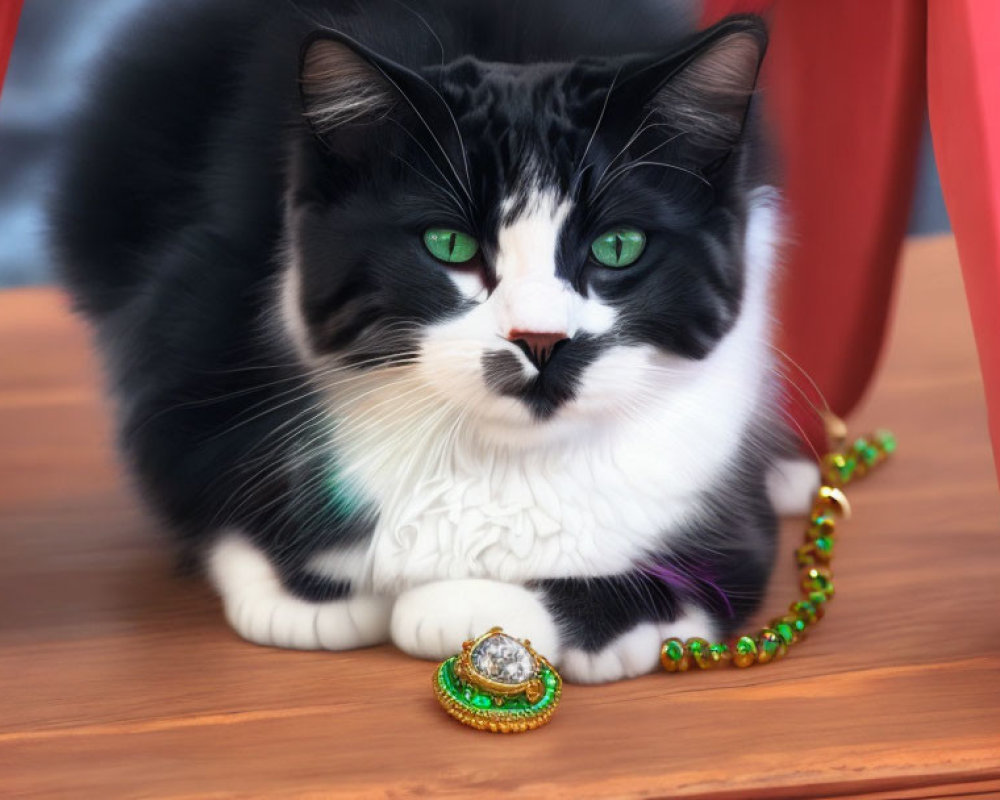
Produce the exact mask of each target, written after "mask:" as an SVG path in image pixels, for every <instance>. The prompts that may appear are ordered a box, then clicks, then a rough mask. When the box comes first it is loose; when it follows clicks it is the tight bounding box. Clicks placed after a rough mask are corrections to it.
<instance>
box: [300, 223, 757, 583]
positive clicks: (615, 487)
mask: <svg viewBox="0 0 1000 800" xmlns="http://www.w3.org/2000/svg"><path fill="white" fill-rule="evenodd" d="M773 232H774V215H773V209H772V208H770V207H769V206H768V204H766V203H763V204H761V206H760V207H758V209H756V210H755V212H754V214H753V215H752V217H751V225H750V229H749V232H748V241H747V262H748V264H747V265H748V275H747V278H748V280H747V289H746V293H745V296H744V303H743V308H742V311H741V314H740V317H739V320H738V322H737V324H736V325H735V326H734V328H733V329H732V330H731V331H730V332H729V333H728V334H727V336H726V337H725V338H724V339H723V341H722V342H721V343H720V344H719V346H718V347H717V348H716V349H715V350H714V351H713V352H712V353H711V354H710V355H709V357H708V358H706V359H704V360H703V361H700V362H684V361H682V360H680V359H674V358H671V357H670V356H665V355H663V354H660V353H657V352H655V351H654V350H653V349H652V348H649V347H616V348H613V349H612V350H610V351H608V352H606V353H604V354H603V355H602V356H601V357H600V358H599V359H598V360H597V361H596V362H595V363H594V364H593V365H591V367H590V368H589V369H588V370H587V372H586V373H585V375H584V378H583V382H582V385H581V387H580V392H579V399H578V400H576V401H573V402H572V403H570V404H569V405H568V406H566V407H565V408H564V409H562V410H560V411H559V412H558V416H557V418H556V419H555V420H554V421H549V422H546V423H544V424H545V425H555V426H561V427H562V431H561V435H559V436H554V437H551V438H550V439H548V440H543V441H536V442H534V443H532V444H531V446H523V445H515V444H514V443H509V444H506V445H505V444H503V443H502V442H498V441H496V437H493V438H492V439H489V440H487V439H484V437H482V436H480V435H478V433H477V431H476V430H475V428H474V425H473V423H472V422H470V420H469V419H468V418H467V417H466V416H464V415H463V413H462V411H461V409H460V408H456V407H454V406H452V405H451V404H449V402H448V399H447V397H445V396H442V395H441V394H440V393H439V392H436V391H435V390H434V389H431V388H430V387H429V386H427V385H426V383H425V382H424V381H423V380H421V378H420V373H419V367H412V366H411V367H401V368H395V370H394V371H392V376H391V377H390V378H389V379H387V376H386V375H385V374H383V375H378V374H373V375H371V376H369V377H367V378H365V379H364V380H363V381H361V382H359V383H358V384H357V385H356V386H353V387H352V388H351V389H350V390H349V391H343V390H342V391H341V392H340V393H339V394H338V397H337V398H336V401H335V405H336V406H337V407H338V408H339V411H338V410H335V414H337V413H339V414H340V418H341V421H342V423H343V424H339V425H338V426H337V433H336V435H335V448H336V450H337V452H338V453H339V456H338V459H339V462H340V477H341V479H342V480H345V481H347V482H349V484H350V485H351V487H353V490H354V491H355V492H357V493H358V494H360V495H362V496H364V497H365V498H366V499H367V500H369V501H371V503H372V504H373V506H374V507H375V508H378V509H379V518H378V522H377V524H376V527H375V531H374V535H373V536H372V539H371V541H370V542H369V543H368V544H366V545H365V546H364V547H363V548H360V549H357V550H354V551H353V552H351V553H344V552H343V551H340V552H332V551H331V552H328V553H324V554H321V555H320V556H318V557H316V558H315V559H314V561H313V563H312V568H313V569H314V570H316V571H318V572H321V573H323V574H327V575H330V576H331V577H335V578H347V579H349V580H351V581H352V582H353V583H354V584H355V586H357V587H361V586H367V587H370V588H373V589H375V590H376V591H378V592H388V593H394V592H398V591H401V590H403V589H405V588H407V587H410V586H414V585H419V584H422V583H426V582H429V581H434V580H442V579H457V578H469V577H482V578H492V579H496V580H502V581H509V582H520V581H524V580H528V579H532V578H546V577H571V576H594V575H608V574H615V573H618V572H623V571H625V570H627V569H629V568H630V567H632V566H633V565H634V564H636V563H638V562H641V561H642V560H643V558H644V557H645V556H646V555H647V554H648V553H650V552H652V551H653V550H658V549H660V550H661V549H662V548H663V547H664V546H665V545H666V546H669V540H670V537H671V535H672V534H674V533H676V532H677V530H678V528H679V527H680V526H681V525H682V524H683V523H684V521H685V520H687V519H689V518H690V517H691V516H692V515H694V514H697V512H698V509H699V505H700V502H701V496H702V493H703V492H704V491H706V490H707V489H710V488H712V487H714V486H716V485H717V484H718V482H720V481H722V480H724V479H725V469H726V467H727V465H728V464H729V463H730V462H731V460H732V458H733V456H734V455H735V453H736V450H737V449H738V448H739V447H740V446H741V445H742V442H743V438H744V432H745V430H746V427H747V425H748V423H749V421H750V420H751V418H752V416H753V415H754V414H755V413H757V410H758V409H759V407H760V403H761V402H762V399H763V395H764V392H765V391H766V384H767V375H768V374H769V364H770V362H769V350H768V332H769V314H768V303H767V294H768V286H767V284H768V275H769V273H770V265H771V260H772V253H771V244H772V238H773ZM609 391H613V392H615V393H616V395H619V394H620V398H621V408H620V411H619V412H618V413H613V414H608V416H607V418H606V419H600V420H597V421H596V422H595V420H594V416H593V409H592V408H588V403H589V398H594V397H597V398H599V402H598V403H597V404H596V405H597V406H600V407H605V406H606V405H607V394H608V392H609ZM602 394H603V395H604V397H600V395H602ZM510 402H514V401H513V400H511V401H510Z"/></svg>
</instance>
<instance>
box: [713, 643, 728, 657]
mask: <svg viewBox="0 0 1000 800" xmlns="http://www.w3.org/2000/svg"><path fill="white" fill-rule="evenodd" d="M708 649H709V650H710V651H711V652H713V653H717V654H718V655H720V656H722V655H725V654H726V653H728V652H729V645H727V644H726V643H725V642H716V643H715V644H713V645H711V646H709V648H708Z"/></svg>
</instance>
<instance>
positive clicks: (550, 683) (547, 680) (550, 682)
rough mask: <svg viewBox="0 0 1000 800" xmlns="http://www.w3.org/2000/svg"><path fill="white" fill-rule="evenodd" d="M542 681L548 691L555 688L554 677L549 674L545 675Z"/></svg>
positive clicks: (555, 681)
mask: <svg viewBox="0 0 1000 800" xmlns="http://www.w3.org/2000/svg"><path fill="white" fill-rule="evenodd" d="M543 680H544V683H545V685H546V686H548V687H549V688H550V689H554V688H555V687H556V684H557V683H558V681H557V680H556V676H555V675H553V674H552V673H551V672H549V673H547V674H546V675H545V678H544V679H543Z"/></svg>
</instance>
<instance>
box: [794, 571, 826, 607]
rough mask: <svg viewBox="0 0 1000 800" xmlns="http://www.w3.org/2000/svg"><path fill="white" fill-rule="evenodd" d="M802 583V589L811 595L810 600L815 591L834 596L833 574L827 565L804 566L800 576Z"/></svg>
mask: <svg viewBox="0 0 1000 800" xmlns="http://www.w3.org/2000/svg"><path fill="white" fill-rule="evenodd" d="M800 585H801V587H802V591H803V592H807V593H808V594H809V595H810V597H809V599H810V600H813V598H812V596H811V595H812V593H814V592H821V593H822V594H823V595H825V597H832V596H833V576H832V575H831V574H830V570H829V569H828V568H827V567H816V566H814V567H804V568H803V569H802V573H801V577H800ZM813 602H815V600H813Z"/></svg>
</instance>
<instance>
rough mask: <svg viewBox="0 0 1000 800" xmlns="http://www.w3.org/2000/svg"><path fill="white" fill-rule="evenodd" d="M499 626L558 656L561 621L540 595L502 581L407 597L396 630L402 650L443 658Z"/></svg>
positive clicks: (420, 590) (399, 601)
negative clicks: (467, 641) (555, 616)
mask: <svg viewBox="0 0 1000 800" xmlns="http://www.w3.org/2000/svg"><path fill="white" fill-rule="evenodd" d="M495 625H499V626H501V627H502V628H503V629H504V631H505V632H506V633H509V634H510V635H511V636H514V637H516V638H518V639H529V640H530V641H531V645H532V647H534V648H535V649H536V650H537V651H538V652H539V653H541V654H542V655H543V656H545V657H546V658H549V659H550V660H552V659H555V658H556V657H557V656H558V649H559V633H558V630H557V628H556V624H555V620H554V619H553V618H552V614H551V613H549V611H548V609H547V608H546V607H545V606H544V605H543V603H542V601H541V599H540V598H539V596H538V595H537V594H536V593H535V592H532V591H530V590H529V589H525V588H524V587H523V586H517V585H515V584H510V583H501V582H500V581H491V580H481V579H471V578H470V579H465V580H455V581H437V582H435V583H427V584H424V585H423V586H417V587H416V588H414V589H410V590H408V591H406V592H403V593H402V594H401V595H399V597H398V598H396V605H395V606H394V607H393V610H392V623H391V626H390V631H391V635H392V641H393V642H394V643H395V645H396V646H397V647H398V648H399V649H400V650H402V651H404V652H406V653H409V654H410V655H412V656H416V657H418V658H428V659H441V658H447V657H448V656H452V655H455V653H457V652H459V651H460V650H461V649H462V642H464V641H466V640H467V639H473V638H475V637H476V636H479V635H481V634H483V633H486V631H488V630H489V629H490V628H492V627H493V626H495Z"/></svg>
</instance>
